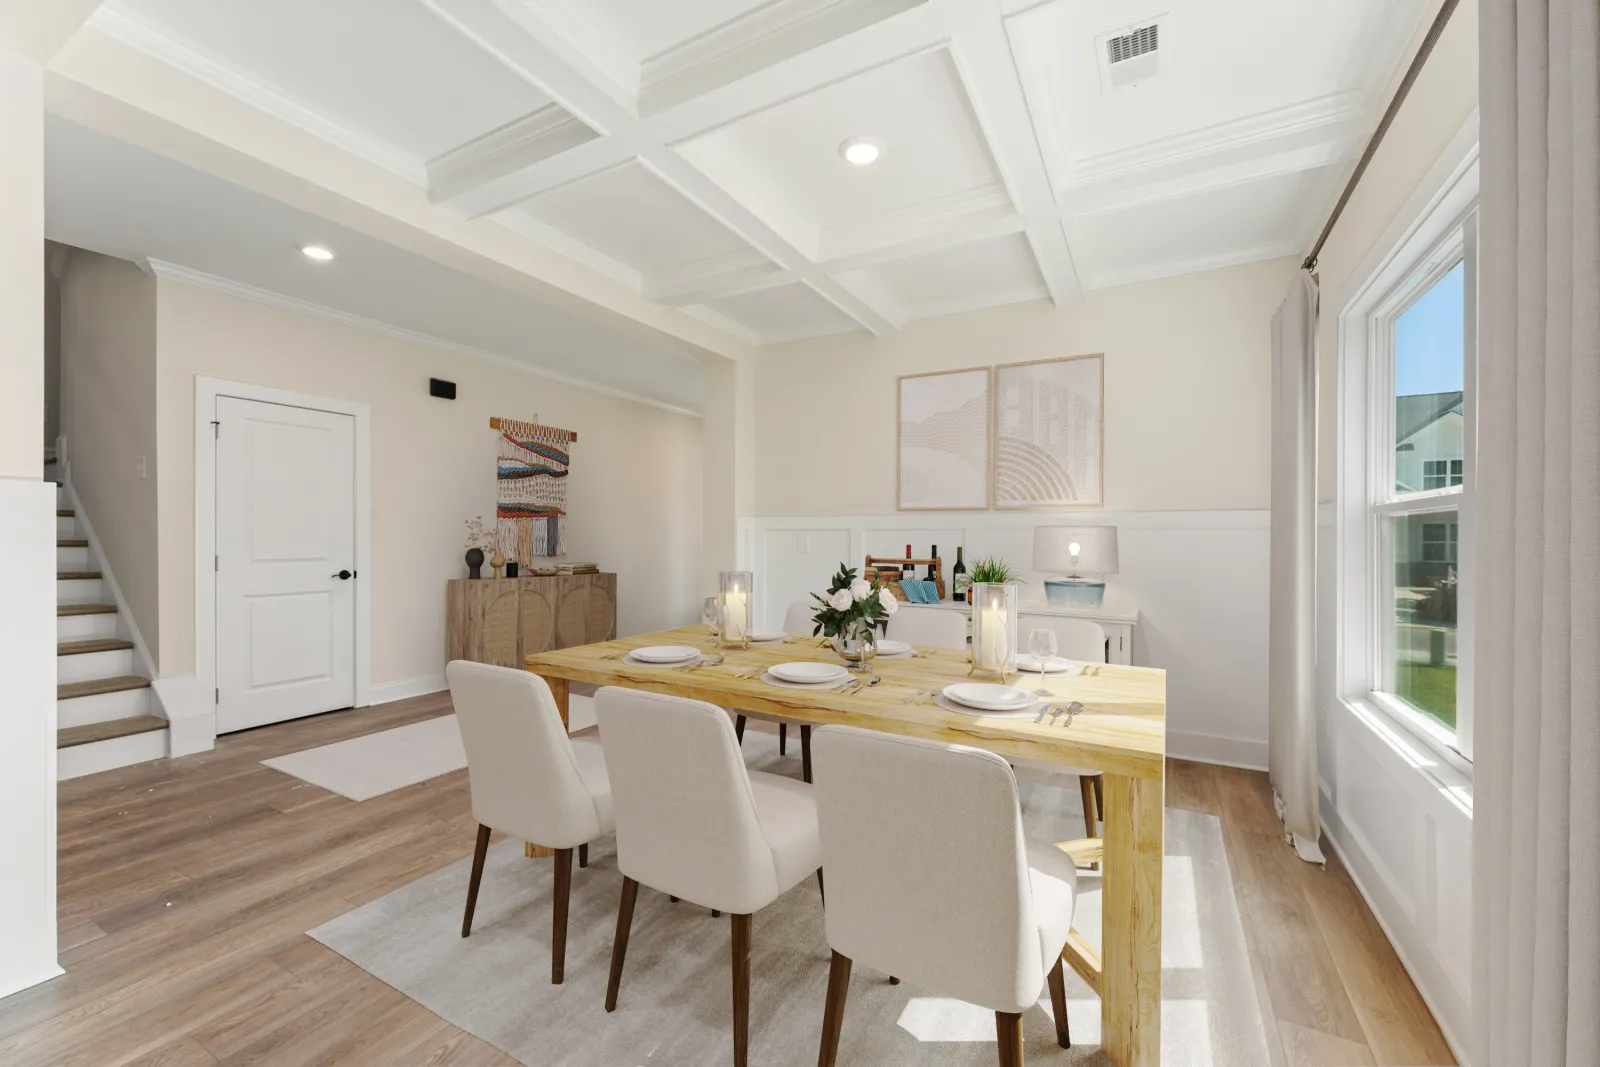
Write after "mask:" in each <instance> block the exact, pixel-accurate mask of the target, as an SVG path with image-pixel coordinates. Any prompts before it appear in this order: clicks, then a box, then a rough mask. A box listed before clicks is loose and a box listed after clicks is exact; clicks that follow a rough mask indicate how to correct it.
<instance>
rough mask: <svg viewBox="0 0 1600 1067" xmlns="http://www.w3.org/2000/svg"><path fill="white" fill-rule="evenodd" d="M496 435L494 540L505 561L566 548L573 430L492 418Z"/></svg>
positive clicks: (558, 552) (527, 560)
mask: <svg viewBox="0 0 1600 1067" xmlns="http://www.w3.org/2000/svg"><path fill="white" fill-rule="evenodd" d="M489 426H490V427H491V428H492V429H495V430H498V431H499V433H500V458H499V461H498V464H497V469H496V477H497V478H498V482H497V485H498V487H499V492H498V502H497V510H496V515H497V517H498V520H499V521H498V524H497V526H496V529H495V541H496V543H497V544H498V545H499V548H500V552H501V554H502V555H504V556H505V557H506V558H507V559H514V560H516V561H517V562H519V563H523V564H526V563H531V562H532V561H533V560H534V559H535V558H536V557H538V556H559V555H562V554H563V553H565V552H566V550H567V474H568V472H569V470H570V468H571V463H572V443H573V442H574V441H576V440H577V439H578V435H577V434H576V433H574V432H573V431H571V430H558V429H556V428H555V427H554V426H541V425H539V424H538V423H533V422H519V421H517V420H515V419H490V420H489Z"/></svg>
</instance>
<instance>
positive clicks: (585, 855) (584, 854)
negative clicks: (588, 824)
mask: <svg viewBox="0 0 1600 1067" xmlns="http://www.w3.org/2000/svg"><path fill="white" fill-rule="evenodd" d="M578 866H579V867H580V868H581V867H587V866H589V846H588V845H579V846H578Z"/></svg>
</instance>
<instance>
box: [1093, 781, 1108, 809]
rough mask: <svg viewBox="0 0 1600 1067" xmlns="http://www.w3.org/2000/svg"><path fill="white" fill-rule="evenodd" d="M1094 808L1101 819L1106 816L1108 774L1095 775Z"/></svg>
mask: <svg viewBox="0 0 1600 1067" xmlns="http://www.w3.org/2000/svg"><path fill="white" fill-rule="evenodd" d="M1094 810H1095V811H1096V812H1097V813H1099V815H1100V818H1101V819H1104V818H1105V817H1106V776H1105V775H1103V774H1097V775H1095V776H1094Z"/></svg>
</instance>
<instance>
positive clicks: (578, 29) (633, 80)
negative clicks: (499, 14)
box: [498, 0, 644, 110]
mask: <svg viewBox="0 0 1600 1067" xmlns="http://www.w3.org/2000/svg"><path fill="white" fill-rule="evenodd" d="M498 2H499V3H500V5H501V7H502V8H504V9H505V10H506V11H507V12H508V13H510V14H511V16H512V17H513V18H515V19H516V20H517V21H518V22H521V23H522V24H523V25H524V26H527V27H529V28H530V29H534V30H537V31H538V32H540V34H541V35H542V36H545V37H547V38H550V39H555V40H558V41H560V42H562V43H563V44H565V45H566V47H567V48H568V49H569V50H570V51H571V52H572V53H573V54H574V55H575V56H576V57H577V58H579V59H581V60H582V61H583V62H584V63H586V64H588V65H589V66H590V67H591V68H593V70H594V71H595V72H596V73H598V74H600V75H601V76H602V78H603V79H604V80H605V81H606V82H609V83H610V86H609V89H610V92H611V95H612V96H614V97H616V98H617V99H626V100H629V101H633V102H634V103H635V104H637V101H638V99H639V89H640V86H641V85H642V84H643V81H644V79H643V75H642V72H641V67H640V64H638V63H635V62H634V61H633V60H631V59H629V58H628V57H627V56H626V55H624V54H623V52H622V50H621V49H620V48H618V47H617V44H616V42H615V41H614V40H612V38H611V36H610V35H609V34H608V33H606V31H605V30H604V29H602V28H601V27H600V26H599V25H598V24H597V23H596V22H595V21H594V20H593V19H592V18H590V17H589V15H588V13H587V12H586V11H584V10H583V6H582V2H583V0H579V2H578V3H577V4H573V3H572V2H571V0H498ZM635 110H637V107H635Z"/></svg>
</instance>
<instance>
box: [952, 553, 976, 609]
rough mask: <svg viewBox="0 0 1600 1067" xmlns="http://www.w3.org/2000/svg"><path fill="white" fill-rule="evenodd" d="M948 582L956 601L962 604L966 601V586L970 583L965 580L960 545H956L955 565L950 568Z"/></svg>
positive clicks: (964, 566) (965, 575) (965, 571)
mask: <svg viewBox="0 0 1600 1067" xmlns="http://www.w3.org/2000/svg"><path fill="white" fill-rule="evenodd" d="M950 584H951V585H953V586H954V587H955V589H954V590H953V592H954V596H955V600H956V603H958V604H964V603H966V601H967V587H968V586H969V585H971V584H972V583H971V582H970V581H968V580H967V565H966V564H965V563H963V562H962V561H961V546H960V545H957V546H956V565H955V566H954V567H951V568H950Z"/></svg>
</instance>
